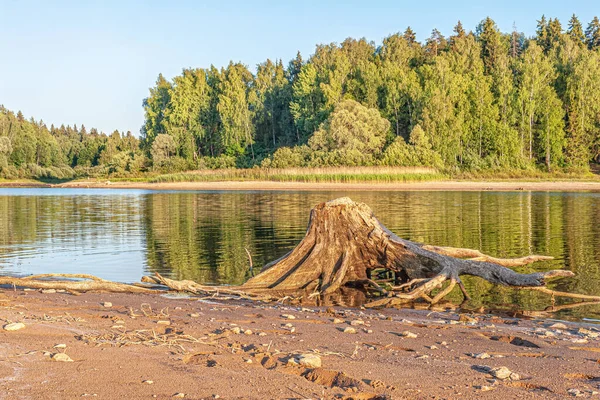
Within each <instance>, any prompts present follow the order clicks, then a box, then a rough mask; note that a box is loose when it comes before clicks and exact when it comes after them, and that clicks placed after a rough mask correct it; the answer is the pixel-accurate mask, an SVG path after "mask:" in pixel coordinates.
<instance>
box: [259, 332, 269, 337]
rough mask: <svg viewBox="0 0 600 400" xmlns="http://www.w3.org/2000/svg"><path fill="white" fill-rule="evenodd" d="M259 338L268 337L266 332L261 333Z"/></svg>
mask: <svg viewBox="0 0 600 400" xmlns="http://www.w3.org/2000/svg"><path fill="white" fill-rule="evenodd" d="M258 336H267V333H266V332H259V333H258Z"/></svg>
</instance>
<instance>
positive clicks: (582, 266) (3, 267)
mask: <svg viewBox="0 0 600 400" xmlns="http://www.w3.org/2000/svg"><path fill="white" fill-rule="evenodd" d="M340 196H350V197H351V198H352V199H353V200H357V201H363V202H366V203H367V204H369V205H370V206H371V207H372V208H373V210H374V211H375V213H376V215H377V216H378V218H379V219H380V220H381V221H382V222H383V223H384V224H385V225H387V226H388V227H389V228H390V229H391V230H392V231H394V232H395V233H397V234H398V235H399V236H401V237H405V238H407V239H411V240H415V241H420V242H427V243H432V244H438V245H448V246H459V247H470V248H478V249H482V250H483V251H484V252H486V253H489V254H492V255H497V256H500V257H512V256H521V255H526V254H532V253H537V254H547V255H552V256H554V257H556V259H555V260H553V261H550V262H544V263H540V264H539V265H536V266H535V268H538V269H553V268H567V269H570V270H573V271H574V272H576V273H577V276H576V277H575V278H570V279H563V280H560V281H557V282H556V283H555V284H554V285H553V287H554V288H556V289H559V290H566V291H575V292H579V293H586V294H600V194H599V193H546V192H519V193H506V192H207V191H204V192H164V191H161V192H155V191H144V190H114V189H109V190H102V189H0V274H4V275H25V274H35V273H44V272H61V273H90V274H94V275H97V276H100V277H103V278H106V279H111V280H116V281H123V282H137V281H139V279H140V277H141V276H142V275H144V274H149V273H152V272H154V271H156V272H160V273H161V274H165V275H167V276H169V277H172V278H175V279H192V280H196V281H198V282H203V283H233V284H237V283H241V282H243V281H244V280H245V279H247V277H248V260H247V256H246V253H245V251H244V247H246V248H248V249H249V250H250V252H251V253H252V257H253V259H254V264H255V266H261V265H262V264H264V263H266V262H267V261H270V260H273V259H275V258H278V257H280V256H281V255H283V254H284V253H286V252H287V251H289V250H290V249H292V248H293V247H294V246H295V245H296V244H297V243H298V241H299V240H300V239H301V238H302V237H303V235H304V232H305V229H306V224H307V221H308V213H309V210H310V209H311V208H312V207H313V206H314V205H315V204H317V203H319V202H322V201H326V200H330V199H333V198H336V197H340ZM523 270H524V271H533V267H528V268H525V269H523ZM466 284H467V286H468V288H469V290H470V291H471V292H472V293H474V298H473V300H472V304H473V305H474V306H477V305H479V304H483V305H494V306H495V307H500V308H506V309H511V308H515V309H516V308H524V309H543V308H544V307H545V306H547V305H549V304H550V303H549V301H550V300H549V298H548V297H547V296H544V295H541V294H538V293H535V292H529V291H517V290H513V289H509V288H503V287H498V286H494V285H490V284H488V283H486V282H484V281H482V280H480V279H468V280H467V282H466ZM455 296H456V297H455V298H456V299H457V300H458V299H460V295H459V294H458V293H455ZM560 316H565V317H569V316H570V317H575V318H581V317H588V318H600V307H598V306H586V307H581V308H578V309H576V310H571V311H567V312H563V313H562V314H560Z"/></svg>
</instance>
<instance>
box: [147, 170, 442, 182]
mask: <svg viewBox="0 0 600 400" xmlns="http://www.w3.org/2000/svg"><path fill="white" fill-rule="evenodd" d="M447 178H448V176H447V175H445V174H443V173H441V172H439V171H438V170H436V169H434V168H427V167H327V168H283V169H271V168H252V169H220V170H198V171H187V172H181V173H175V174H166V175H159V176H156V177H153V178H150V179H149V181H150V182H154V183H164V182H216V181H271V182H308V183H317V182H318V183H358V182H377V183H385V182H414V181H432V180H441V179H447Z"/></svg>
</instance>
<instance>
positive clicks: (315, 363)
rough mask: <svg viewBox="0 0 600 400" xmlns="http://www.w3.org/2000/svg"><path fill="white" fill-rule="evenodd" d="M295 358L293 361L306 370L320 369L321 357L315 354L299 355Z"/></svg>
mask: <svg viewBox="0 0 600 400" xmlns="http://www.w3.org/2000/svg"><path fill="white" fill-rule="evenodd" d="M294 358H295V361H296V362H297V363H298V364H300V365H302V366H303V367H307V368H321V357H319V356H317V355H316V354H300V355H298V356H296V357H294Z"/></svg>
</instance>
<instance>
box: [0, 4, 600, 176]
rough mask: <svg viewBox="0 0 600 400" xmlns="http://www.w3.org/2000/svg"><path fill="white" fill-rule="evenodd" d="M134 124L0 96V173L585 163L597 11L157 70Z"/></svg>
mask: <svg viewBox="0 0 600 400" xmlns="http://www.w3.org/2000/svg"><path fill="white" fill-rule="evenodd" d="M143 108H144V112H145V121H144V125H143V126H142V128H141V131H140V138H139V139H138V138H136V137H135V136H134V135H132V134H131V133H130V132H128V133H126V134H124V133H119V132H118V131H115V132H113V133H112V134H111V135H106V134H103V133H99V132H97V131H96V130H94V129H91V130H90V131H89V132H87V130H86V129H85V127H83V126H80V127H79V128H77V127H76V126H74V127H69V126H67V127H64V126H61V127H60V128H56V127H53V126H52V127H50V128H48V127H47V126H46V125H45V124H44V123H43V122H42V121H35V120H33V119H30V120H26V119H25V118H24V117H23V115H22V114H21V113H20V112H19V113H17V114H16V115H15V114H14V113H12V112H10V111H8V110H7V109H5V108H0V176H1V177H4V178H9V179H10V178H17V177H36V178H42V177H47V178H52V177H55V178H61V179H69V178H72V177H77V176H125V177H126V176H137V175H139V174H141V173H145V172H158V173H170V172H177V171H185V170H197V169H218V168H252V167H262V168H287V167H336V166H375V167H376V166H406V167H410V166H423V167H433V168H436V169H438V170H441V171H448V172H450V173H452V172H453V171H480V170H490V171H496V170H497V171H500V170H532V169H533V170H541V171H557V170H561V171H578V172H586V171H588V170H589V168H590V163H591V162H594V161H596V162H599V161H600V20H599V19H598V17H594V18H593V20H592V21H591V22H589V23H588V24H587V25H586V26H585V28H584V25H583V24H582V23H581V22H580V21H579V19H578V18H577V17H576V16H575V15H573V16H572V17H571V19H570V20H569V21H568V23H567V25H566V26H564V27H563V24H562V23H561V22H560V21H559V20H558V19H556V18H550V19H547V18H546V17H544V16H542V17H541V18H540V20H539V21H537V30H536V33H535V35H534V36H533V37H526V36H525V35H524V34H523V33H521V32H519V31H518V30H517V28H516V27H514V28H513V31H512V32H508V33H505V32H500V30H499V29H498V27H497V25H496V23H495V22H494V21H493V20H492V19H491V18H489V17H488V18H485V19H484V20H483V21H481V23H480V24H479V25H478V26H477V27H475V30H474V31H467V30H465V28H464V27H463V26H462V24H461V23H460V21H459V22H458V23H457V24H456V26H455V27H454V30H453V32H452V34H450V35H449V36H447V37H446V36H444V35H442V33H441V32H439V31H438V30H437V29H434V30H433V31H432V32H431V35H430V36H429V38H428V39H427V40H425V41H424V42H423V43H420V42H418V41H417V40H416V35H415V32H413V30H412V29H411V28H410V27H408V28H406V30H405V31H404V32H403V33H396V34H392V35H390V36H388V37H386V38H385V39H383V41H382V43H381V44H375V43H374V42H370V41H367V40H366V39H358V40H356V39H352V38H348V39H346V40H345V41H343V42H342V43H341V44H336V43H331V44H320V45H317V46H316V48H315V52H314V54H312V55H311V56H310V57H308V58H307V59H306V60H305V59H303V57H302V55H301V54H300V53H298V54H297V56H296V58H294V59H293V60H291V61H290V62H289V63H287V65H285V64H284V63H283V61H282V60H276V61H271V60H266V61H265V62H264V63H261V64H259V65H257V66H256V68H255V69H254V70H252V69H249V68H248V67H247V66H245V65H243V64H241V63H239V62H230V63H229V65H227V66H226V67H223V68H220V69H219V68H216V67H214V66H210V67H209V68H197V69H184V70H183V71H182V73H181V74H180V75H178V76H176V77H174V78H173V79H172V80H171V81H169V80H167V79H166V78H165V77H164V76H163V75H162V74H161V75H159V76H158V79H157V81H156V83H155V85H154V87H152V88H150V93H149V96H148V97H147V98H146V99H144V100H143Z"/></svg>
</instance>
